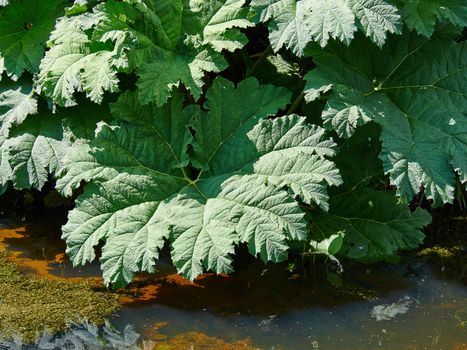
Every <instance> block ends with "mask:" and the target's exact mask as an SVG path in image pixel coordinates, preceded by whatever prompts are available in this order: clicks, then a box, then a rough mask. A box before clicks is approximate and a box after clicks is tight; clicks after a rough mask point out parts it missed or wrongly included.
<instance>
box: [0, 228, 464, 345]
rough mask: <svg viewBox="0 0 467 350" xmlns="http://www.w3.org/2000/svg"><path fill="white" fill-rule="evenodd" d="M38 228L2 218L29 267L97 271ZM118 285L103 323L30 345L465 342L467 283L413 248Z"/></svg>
mask: <svg viewBox="0 0 467 350" xmlns="http://www.w3.org/2000/svg"><path fill="white" fill-rule="evenodd" d="M34 227H36V229H35V230H32V229H31V226H27V227H26V228H24V227H15V226H12V224H11V223H7V222H5V221H4V222H1V221H0V247H1V246H3V247H6V248H8V249H9V250H11V251H13V254H12V260H13V261H14V262H16V263H17V264H18V265H19V266H20V267H21V269H22V270H23V271H24V272H26V273H34V274H38V275H41V276H43V277H44V278H53V279H55V278H57V279H79V278H90V277H91V278H92V277H96V278H98V277H99V269H98V266H97V265H96V264H94V265H90V266H89V267H86V268H85V269H81V270H76V269H73V268H72V267H71V264H70V263H69V262H68V261H67V259H66V257H65V256H64V255H63V250H64V246H63V243H61V242H60V241H59V240H58V239H57V232H48V231H47V228H40V227H39V229H38V228H37V226H34ZM305 273H306V274H307V276H306V277H305V276H304V274H305ZM0 283H1V281H0ZM120 293H121V297H120V301H121V303H122V308H121V310H120V311H119V312H118V313H117V314H116V315H114V316H112V317H110V318H109V324H108V325H107V326H106V327H100V328H95V327H94V326H93V325H89V324H82V325H73V326H70V330H69V332H67V333H64V334H60V335H55V336H54V337H49V338H47V339H46V341H45V340H44V339H42V340H41V341H42V345H40V344H39V345H37V346H35V347H31V349H33V348H43V349H46V348H47V349H54V347H55V348H65V346H69V347H68V348H70V349H73V348H76V349H79V348H84V349H85V348H89V349H100V348H102V349H104V348H115V349H143V348H144V349H158V350H167V349H172V350H179V349H180V350H181V349H187V350H188V349H195V350H196V349H227V350H229V349H294V350H299V349H456V350H460V349H464V350H465V349H467V288H466V287H465V285H464V284H462V283H460V282H458V281H456V279H450V280H448V279H446V278H444V277H443V271H442V267H441V266H439V265H431V264H430V263H428V262H426V261H425V260H422V259H420V258H416V257H413V256H412V257H410V256H407V257H405V258H404V259H403V260H402V262H401V263H400V264H399V265H396V266H394V265H387V264H381V265H377V266H371V267H362V266H354V267H351V268H350V267H347V268H346V270H345V271H344V273H343V275H336V274H333V273H329V274H328V275H327V276H321V277H316V275H313V274H311V275H310V269H307V270H299V271H298V273H297V272H295V273H291V272H289V271H287V269H286V268H285V267H284V266H274V267H265V266H264V265H262V264H260V263H257V264H250V265H249V266H248V267H245V268H242V269H240V271H239V272H237V273H236V274H235V275H233V276H230V277H228V276H214V275H205V276H202V277H201V278H200V279H198V280H197V281H196V282H195V283H190V282H188V281H186V280H184V279H182V278H181V277H179V276H178V275H176V274H174V273H173V270H172V268H171V267H170V263H169V262H168V261H165V262H164V261H163V262H162V268H161V271H160V272H159V273H158V274H155V275H152V276H140V277H139V278H138V281H137V282H136V283H135V284H134V286H133V287H132V288H131V289H130V290H126V291H120ZM47 344H48V345H47ZM66 344H68V345H66ZM70 344H75V345H73V346H75V347H72V345H70ZM77 344H78V345H79V346H78V345H77ZM96 344H97V345H96ZM15 346H16V348H17V349H20V348H21V349H25V347H20V345H18V343H17V344H16V345H14V342H12V341H9V342H7V341H3V343H2V341H1V340H0V349H7V348H11V349H14V348H15Z"/></svg>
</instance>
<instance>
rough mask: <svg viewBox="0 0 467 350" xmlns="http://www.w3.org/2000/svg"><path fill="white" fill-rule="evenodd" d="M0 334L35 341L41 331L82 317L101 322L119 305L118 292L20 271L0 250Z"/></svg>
mask: <svg viewBox="0 0 467 350" xmlns="http://www.w3.org/2000/svg"><path fill="white" fill-rule="evenodd" d="M0 286H1V287H0V334H1V336H0V338H1V337H8V336H20V337H21V338H22V339H23V340H24V341H25V342H30V341H34V340H35V339H36V337H37V336H38V334H39V333H40V332H43V331H47V332H50V333H56V332H59V331H63V330H65V329H66V327H67V324H68V323H69V322H73V321H74V322H79V321H80V320H82V319H86V320H90V321H92V322H95V323H97V324H102V323H103V322H104V320H105V318H106V317H108V316H110V315H111V314H113V313H114V312H115V311H116V310H117V309H118V308H119V304H118V302H117V296H116V295H115V294H112V293H109V292H108V291H107V290H106V289H105V288H102V286H101V284H100V283H98V282H92V281H82V282H70V281H60V280H49V279H46V278H43V277H38V276H34V275H30V274H23V273H21V272H20V271H19V270H18V267H17V266H16V265H15V264H14V263H11V262H9V261H8V252H7V251H5V250H2V251H0Z"/></svg>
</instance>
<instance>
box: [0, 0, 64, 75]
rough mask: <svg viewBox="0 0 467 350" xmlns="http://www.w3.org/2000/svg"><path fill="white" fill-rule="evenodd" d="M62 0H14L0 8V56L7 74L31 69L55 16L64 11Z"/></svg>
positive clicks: (39, 55)
mask: <svg viewBox="0 0 467 350" xmlns="http://www.w3.org/2000/svg"><path fill="white" fill-rule="evenodd" d="M65 4H66V1H64V0H47V1H40V0H15V1H13V2H12V3H11V4H9V5H7V4H6V3H3V6H5V5H7V6H6V7H5V8H0V56H2V57H3V58H4V60H5V61H4V65H5V68H6V71H7V73H8V75H9V76H10V77H12V78H13V79H17V78H18V77H20V76H21V74H22V73H23V72H24V71H28V72H31V73H35V72H37V71H38V68H39V62H40V61H41V59H42V56H44V51H45V42H46V41H47V39H48V38H49V35H50V31H51V30H52V29H53V27H54V24H55V20H56V19H57V17H59V16H61V15H62V14H63V13H64V12H65V11H64V7H65Z"/></svg>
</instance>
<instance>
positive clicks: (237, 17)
mask: <svg viewBox="0 0 467 350" xmlns="http://www.w3.org/2000/svg"><path fill="white" fill-rule="evenodd" d="M244 4H245V0H222V1H219V0H195V1H193V0H192V1H188V0H157V1H156V0H138V1H133V0H124V1H115V0H109V1H106V2H104V3H100V4H98V5H96V6H95V7H94V8H93V10H92V12H90V13H84V14H81V15H78V16H73V17H69V18H62V19H61V20H60V21H59V22H58V24H57V27H56V28H55V31H54V32H53V33H52V36H51V43H52V48H51V50H50V51H49V52H47V54H46V56H45V58H44V60H43V61H42V63H41V73H40V76H39V79H38V85H39V86H40V88H41V90H42V91H44V93H45V94H46V95H47V96H49V97H51V98H53V100H54V102H55V103H57V104H59V105H65V106H68V105H73V104H75V101H74V97H73V93H74V92H75V91H84V92H86V94H87V95H88V97H89V98H90V99H91V100H92V101H94V102H97V103H100V102H101V101H102V98H103V93H104V92H105V91H110V92H114V91H117V90H118V81H119V80H118V77H117V73H118V72H123V71H133V70H137V74H138V76H139V79H138V82H137V85H138V87H139V98H140V101H141V102H142V103H143V104H145V103H149V102H152V101H155V102H156V104H157V105H159V106H160V105H162V104H163V103H165V102H166V101H167V99H168V98H169V96H170V91H171V89H172V86H177V85H179V84H180V83H182V84H184V85H185V86H186V88H188V90H189V91H190V92H191V93H192V94H193V96H194V97H195V99H198V98H199V97H200V95H201V87H202V86H203V77H204V75H205V72H219V71H221V70H223V69H225V68H226V67H227V63H226V61H225V59H224V57H223V56H222V54H221V51H222V50H228V51H233V50H235V49H238V48H241V47H242V46H243V45H244V44H245V43H246V37H245V35H244V34H242V33H241V32H240V31H239V29H238V28H245V27H248V26H251V25H252V23H251V22H250V21H249V20H247V9H246V8H244Z"/></svg>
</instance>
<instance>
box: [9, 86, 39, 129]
mask: <svg viewBox="0 0 467 350" xmlns="http://www.w3.org/2000/svg"><path fill="white" fill-rule="evenodd" d="M35 113H37V100H36V98H35V96H34V93H33V90H32V85H31V84H30V83H29V82H24V81H22V80H20V81H19V82H18V83H11V82H2V83H0V128H1V129H4V130H5V132H6V134H8V130H9V128H10V127H11V126H12V125H13V126H14V125H17V124H20V123H22V122H23V121H24V120H25V119H26V117H27V116H28V115H29V114H35Z"/></svg>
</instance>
